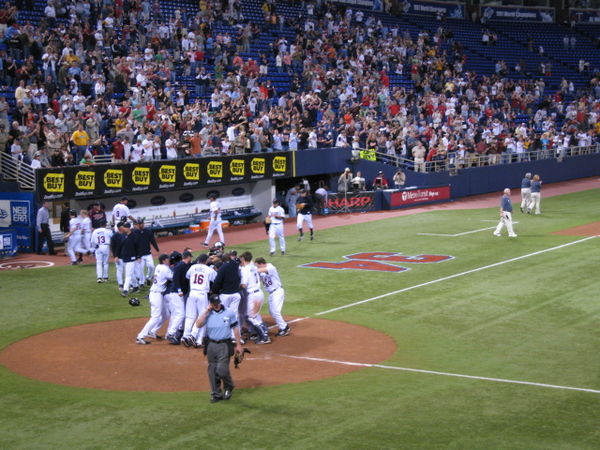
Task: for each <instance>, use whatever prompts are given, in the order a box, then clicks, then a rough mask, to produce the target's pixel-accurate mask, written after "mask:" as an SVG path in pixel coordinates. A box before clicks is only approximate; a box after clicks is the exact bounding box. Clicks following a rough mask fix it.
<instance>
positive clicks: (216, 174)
mask: <svg viewBox="0 0 600 450" xmlns="http://www.w3.org/2000/svg"><path fill="white" fill-rule="evenodd" d="M207 171H208V176H209V177H211V178H223V161H211V162H209V163H208V167H207Z"/></svg>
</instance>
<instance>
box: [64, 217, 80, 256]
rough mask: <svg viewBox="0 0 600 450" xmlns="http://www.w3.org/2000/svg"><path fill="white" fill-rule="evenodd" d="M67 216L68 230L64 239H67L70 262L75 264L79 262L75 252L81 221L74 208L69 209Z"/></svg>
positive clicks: (78, 244) (77, 245)
mask: <svg viewBox="0 0 600 450" xmlns="http://www.w3.org/2000/svg"><path fill="white" fill-rule="evenodd" d="M69 217H70V219H69V232H68V233H67V234H66V235H65V241H67V254H68V255H69V258H70V259H71V264H72V265H73V266H75V265H77V263H78V262H79V260H78V259H77V254H76V252H77V251H78V250H79V247H80V243H79V241H80V240H81V221H80V220H79V217H77V212H76V211H75V210H74V209H72V210H70V211H69Z"/></svg>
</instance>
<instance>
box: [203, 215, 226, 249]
mask: <svg viewBox="0 0 600 450" xmlns="http://www.w3.org/2000/svg"><path fill="white" fill-rule="evenodd" d="M221 224H222V221H221V220H211V221H210V223H209V224H208V233H206V240H205V241H204V243H205V244H206V245H208V243H209V242H210V239H211V238H212V236H213V234H215V231H216V232H217V234H218V235H219V240H220V241H221V242H222V243H223V244H224V243H225V237H223V228H222V227H221Z"/></svg>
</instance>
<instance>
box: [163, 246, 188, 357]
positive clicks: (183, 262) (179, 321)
mask: <svg viewBox="0 0 600 450" xmlns="http://www.w3.org/2000/svg"><path fill="white" fill-rule="evenodd" d="M169 263H170V264H171V266H173V282H172V283H171V284H170V286H169V293H168V294H167V295H166V299H167V301H168V302H169V309H170V313H171V319H170V320H169V326H168V328H167V336H166V339H167V340H168V341H169V344H172V345H179V344H180V341H181V336H182V335H183V331H180V330H183V321H184V320H185V303H186V300H187V297H188V294H189V292H190V282H189V280H188V279H187V278H186V277H185V275H186V273H187V271H188V270H189V268H190V266H191V263H192V253H191V252H189V251H184V252H183V253H179V252H172V253H171V256H170V258H169Z"/></svg>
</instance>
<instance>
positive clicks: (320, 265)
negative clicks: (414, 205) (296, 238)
mask: <svg viewBox="0 0 600 450" xmlns="http://www.w3.org/2000/svg"><path fill="white" fill-rule="evenodd" d="M344 258H346V259H348V260H349V261H343V262H338V263H336V262H326V261H318V262H313V263H308V264H302V265H301V266H300V267H310V268H314V269H332V270H347V269H349V270H370V271H376V272H404V271H406V270H409V268H408V267H404V266H401V265H399V264H431V263H439V262H444V261H448V260H449V259H453V258H454V257H453V256H447V255H416V256H407V255H403V254H401V253H395V252H363V253H354V254H352V255H346V256H344Z"/></svg>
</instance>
